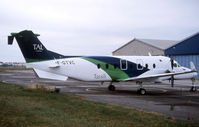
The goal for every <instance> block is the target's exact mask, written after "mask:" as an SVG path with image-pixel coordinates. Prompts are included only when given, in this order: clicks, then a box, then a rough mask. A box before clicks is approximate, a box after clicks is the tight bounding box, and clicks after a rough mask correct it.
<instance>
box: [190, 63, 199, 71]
mask: <svg viewBox="0 0 199 127" xmlns="http://www.w3.org/2000/svg"><path fill="white" fill-rule="evenodd" d="M190 68H191V70H192V71H197V69H196V67H195V65H194V63H193V62H192V61H191V62H190Z"/></svg>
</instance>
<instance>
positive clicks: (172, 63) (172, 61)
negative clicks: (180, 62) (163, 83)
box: [170, 56, 174, 71]
mask: <svg viewBox="0 0 199 127" xmlns="http://www.w3.org/2000/svg"><path fill="white" fill-rule="evenodd" d="M170 61H171V69H172V71H173V66H174V60H173V56H171V60H170Z"/></svg>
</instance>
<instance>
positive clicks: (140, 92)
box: [136, 81, 146, 95]
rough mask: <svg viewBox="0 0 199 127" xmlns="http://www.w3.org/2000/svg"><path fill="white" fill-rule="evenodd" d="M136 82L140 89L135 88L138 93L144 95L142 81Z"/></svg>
mask: <svg viewBox="0 0 199 127" xmlns="http://www.w3.org/2000/svg"><path fill="white" fill-rule="evenodd" d="M136 84H138V85H140V89H138V90H137V93H138V94H140V95H145V94H146V90H145V89H144V88H143V86H142V82H139V81H138V82H136Z"/></svg>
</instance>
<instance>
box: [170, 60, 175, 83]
mask: <svg viewBox="0 0 199 127" xmlns="http://www.w3.org/2000/svg"><path fill="white" fill-rule="evenodd" d="M170 61H171V69H172V71H173V67H174V60H173V56H171V60H170ZM173 86H174V76H173V75H172V76H171V87H173Z"/></svg>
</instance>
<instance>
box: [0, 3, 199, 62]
mask: <svg viewBox="0 0 199 127" xmlns="http://www.w3.org/2000/svg"><path fill="white" fill-rule="evenodd" d="M198 5H199V1H198V0H17V1H13V0H5V1H3V0H0V17H1V20H0V28H1V30H0V61H24V59H23V57H22V54H21V52H20V51H19V48H18V46H17V44H16V43H14V45H12V46H8V45H7V35H8V34H9V33H10V32H19V31H22V30H25V29H28V30H32V31H33V32H34V33H39V34H41V36H40V37H39V39H40V40H41V41H42V43H43V44H44V45H45V47H47V48H48V49H50V50H53V51H55V52H59V53H61V54H64V55H110V54H111V52H112V51H113V50H115V49H116V48H118V47H119V46H121V45H122V44H124V43H126V42H128V41H130V40H132V39H133V38H134V37H136V38H147V39H168V40H182V39H184V38H186V37H188V36H190V35H192V34H194V33H196V32H199V14H198V12H199V8H198Z"/></svg>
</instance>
